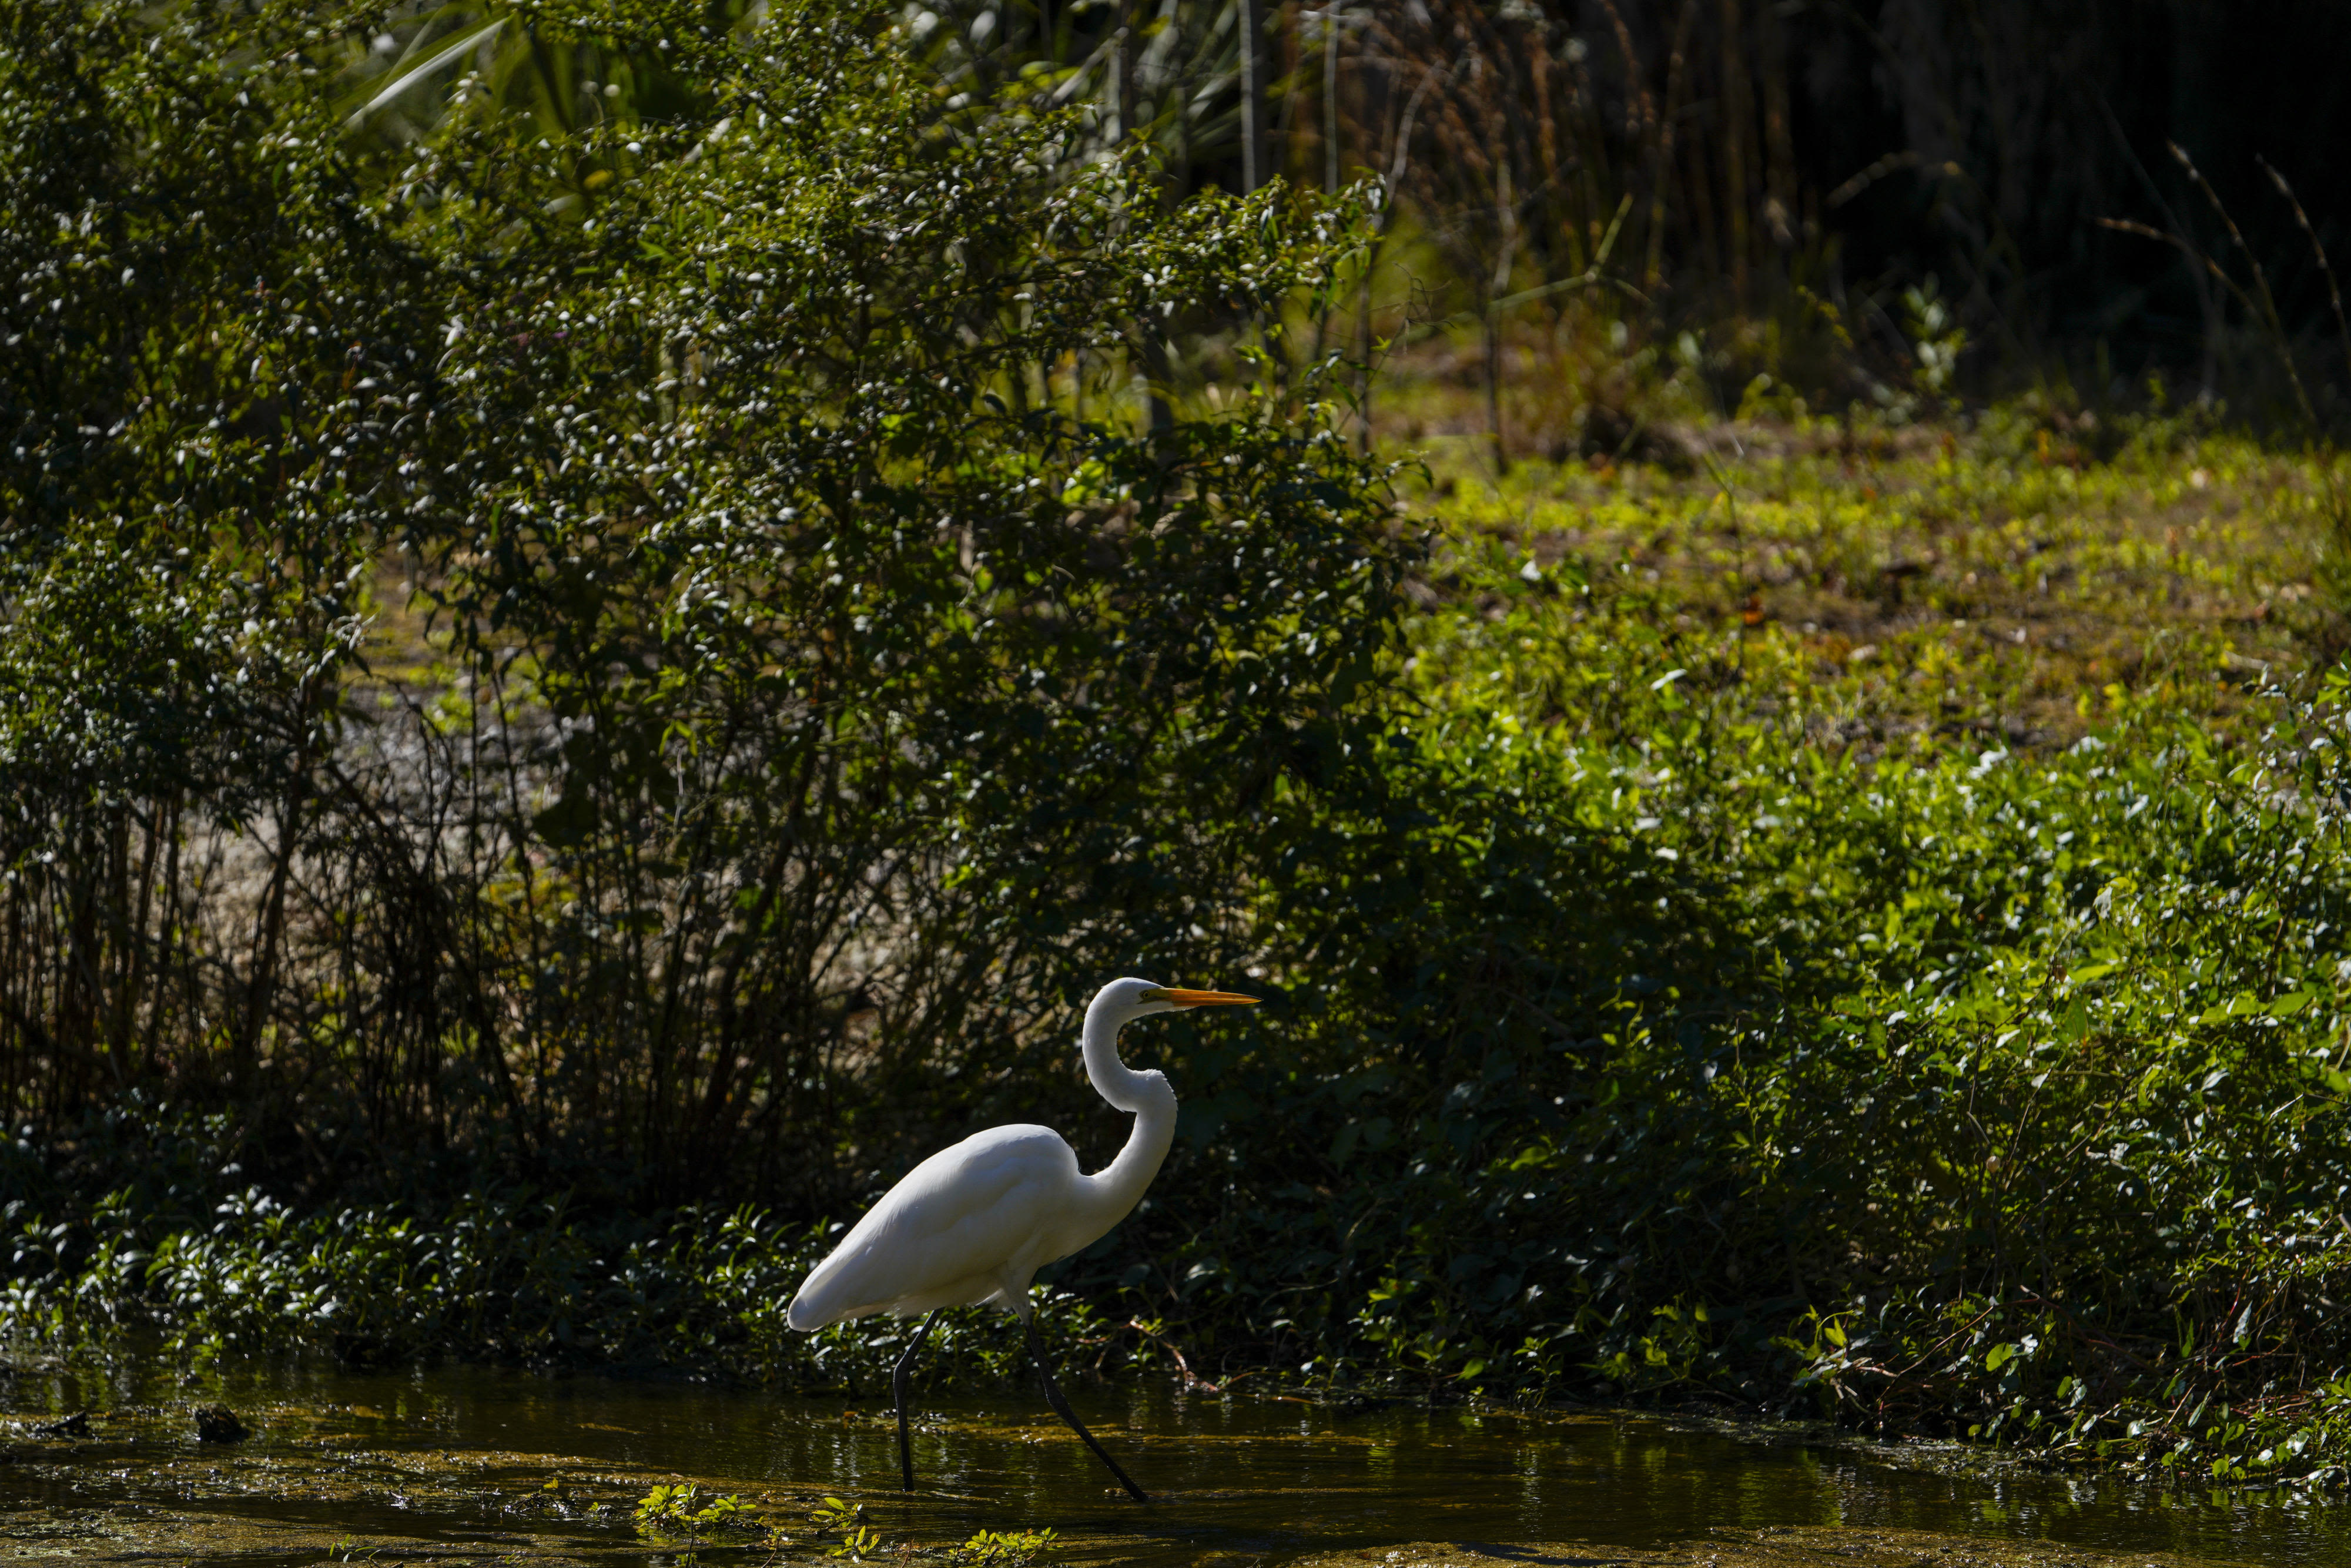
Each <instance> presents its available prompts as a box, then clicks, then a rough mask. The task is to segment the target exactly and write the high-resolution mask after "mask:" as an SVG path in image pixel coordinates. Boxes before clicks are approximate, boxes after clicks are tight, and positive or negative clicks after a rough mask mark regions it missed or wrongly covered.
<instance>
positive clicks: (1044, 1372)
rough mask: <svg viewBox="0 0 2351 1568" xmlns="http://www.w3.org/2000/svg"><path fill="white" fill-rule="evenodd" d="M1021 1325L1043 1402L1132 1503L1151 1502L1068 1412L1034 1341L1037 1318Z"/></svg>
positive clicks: (1041, 1349) (1041, 1348)
mask: <svg viewBox="0 0 2351 1568" xmlns="http://www.w3.org/2000/svg"><path fill="white" fill-rule="evenodd" d="M1021 1326H1022V1327H1023V1328H1025V1329H1027V1330H1028V1331H1029V1360H1031V1361H1033V1362H1035V1363H1036V1364H1037V1376H1038V1378H1039V1380H1040V1381H1041V1382H1042V1383H1043V1384H1044V1385H1045V1403H1046V1404H1048V1405H1050V1406H1052V1407H1053V1414H1054V1415H1056V1416H1060V1417H1061V1419H1062V1420H1064V1421H1067V1422H1068V1423H1069V1424H1070V1430H1071V1431H1072V1432H1075V1433H1076V1434H1077V1435H1078V1436H1079V1437H1081V1438H1082V1439H1083V1440H1084V1442H1085V1445H1086V1447H1087V1448H1092V1450H1093V1451H1094V1458H1097V1459H1100V1460H1101V1461H1102V1463H1103V1464H1106V1465H1108V1466H1109V1467H1110V1473H1111V1474H1113V1475H1114V1476H1116V1477H1117V1478H1118V1484H1119V1485H1121V1486H1123V1487H1124V1488H1125V1489H1126V1490H1127V1491H1128V1493H1129V1494H1130V1495H1131V1496H1133V1497H1134V1500H1135V1501H1137V1502H1149V1501H1150V1499H1149V1498H1148V1497H1146V1496H1144V1491H1143V1489H1142V1488H1141V1487H1139V1486H1136V1485H1135V1484H1134V1478H1133V1477H1132V1476H1129V1475H1128V1474H1127V1473H1126V1472H1125V1471H1124V1470H1123V1469H1119V1468H1118V1461H1117V1460H1116V1459H1113V1458H1111V1457H1110V1456H1109V1455H1108V1454H1106V1453H1104V1452H1103V1451H1102V1445H1101V1444H1100V1443H1097V1442H1095V1441H1094V1435H1093V1434H1092V1432H1089V1431H1087V1430H1086V1428H1085V1424H1084V1423H1083V1422H1081V1421H1080V1420H1079V1419H1078V1418H1077V1416H1076V1415H1075V1414H1074V1413H1073V1412H1072V1411H1071V1409H1070V1402H1069V1401H1068V1400H1066V1399H1064V1398H1062V1397H1061V1386H1060V1385H1058V1384H1056V1383H1055V1382H1054V1381H1053V1369H1052V1368H1051V1367H1050V1366H1047V1365H1046V1364H1045V1347H1044V1346H1043V1345H1042V1344H1040V1343H1038V1340H1037V1315H1036V1313H1035V1312H1033V1311H1032V1312H1030V1313H1029V1316H1028V1317H1027V1318H1025V1319H1023V1320H1022V1322H1021Z"/></svg>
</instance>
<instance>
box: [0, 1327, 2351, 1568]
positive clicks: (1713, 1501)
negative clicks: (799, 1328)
mask: <svg viewBox="0 0 2351 1568" xmlns="http://www.w3.org/2000/svg"><path fill="white" fill-rule="evenodd" d="M1071 1397H1072V1399H1073V1400H1074V1401H1075V1402H1076V1403H1077V1405H1078V1407H1079V1410H1080V1413H1081V1416H1084V1417H1086V1418H1087V1420H1088V1421H1089V1422H1090V1424H1092V1425H1093V1426H1094V1428H1095V1431H1096V1432H1097V1434H1098V1435H1100V1436H1101V1437H1102V1439H1103V1441H1104V1442H1105V1443H1106V1444H1107V1445H1110V1446H1112V1447H1113V1450H1114V1451H1115V1452H1117V1453H1118V1454H1119V1455H1120V1456H1121V1458H1123V1460H1124V1461H1125V1463H1126V1464H1127V1466H1128V1468H1129V1469H1131V1470H1132V1471H1133V1472H1134V1476H1135V1478H1136V1479H1137V1480H1138V1481H1140V1482H1141V1483H1142V1484H1143V1485H1144V1487H1145V1488H1146V1489H1148V1490H1151V1491H1152V1492H1153V1493H1154V1494H1155V1498H1156V1500H1155V1502H1154V1503H1153V1504H1151V1505H1150V1506H1148V1507H1138V1506H1136V1505H1135V1504H1134V1503H1132V1502H1129V1501H1126V1500H1123V1498H1122V1497H1120V1496H1119V1495H1118V1494H1116V1493H1115V1492H1113V1491H1111V1490H1107V1489H1108V1485H1109V1477H1108V1476H1107V1474H1106V1473H1104V1472H1103V1471H1102V1469H1100V1468H1099V1467H1098V1466H1097V1465H1096V1464H1095V1463H1094V1461H1093V1460H1092V1458H1090V1457H1089V1456H1088V1455H1087V1454H1086V1453H1085V1452H1084V1450H1083V1449H1081V1448H1080V1447H1079V1446H1078V1444H1077V1442H1076V1441H1075V1439H1074V1438H1072V1437H1070V1435H1069V1434H1068V1432H1067V1431H1066V1430H1065V1429H1064V1428H1062V1427H1060V1426H1059V1425H1058V1424H1057V1423H1055V1422H1054V1421H1053V1419H1052V1417H1051V1416H1050V1412H1048V1411H1047V1410H1046V1409H1045V1408H1044V1406H1043V1404H1042V1402H1041V1400H1037V1399H1035V1398H1033V1397H1031V1396H1029V1394H1028V1393H1027V1392H1026V1391H1025V1390H1024V1391H1021V1392H1019V1393H1017V1394H1016V1393H1013V1392H1009V1391H1008V1392H1007V1393H1006V1394H1004V1395H1003V1396H998V1397H994V1398H987V1399H967V1398H956V1399H931V1398H926V1399H925V1400H923V1401H922V1405H923V1407H924V1409H925V1417H924V1419H923V1422H922V1424H921V1427H920V1430H919V1431H918V1434H917V1437H916V1447H915V1458H916V1464H917V1467H918V1469H919V1472H920V1479H921V1482H922V1485H923V1488H924V1490H922V1491H920V1492H918V1493H917V1494H916V1495H915V1496H914V1497H913V1498H911V1499H909V1498H906V1497H904V1496H903V1495H902V1494H901V1493H900V1492H899V1491H898V1490H896V1486H895V1481H896V1463H897V1461H896V1446H895V1438H894V1432H893V1427H891V1425H890V1423H889V1420H888V1409H887V1406H886V1403H884V1404H865V1403H863V1402H858V1404H857V1406H856V1407H855V1408H845V1407H844V1403H845V1402H844V1401H842V1400H840V1399H831V1400H813V1399H805V1398H789V1397H774V1396H762V1395H759V1394H757V1393H748V1392H743V1391H739V1390H719V1389H711V1388H705V1387H699V1386H695V1385H676V1384H662V1383H641V1382H627V1381H619V1380H612V1379H605V1378H588V1377H578V1378H550V1377H542V1376H536V1375H527V1374H520V1373H506V1372H497V1371H483V1370H478V1369H467V1368H459V1369H438V1370H426V1371H418V1372H411V1373H402V1374H398V1375H367V1374H354V1373H350V1372H346V1371H341V1370H337V1369H332V1368H327V1367H292V1368H287V1367H247V1368H243V1369H236V1370H232V1371H229V1372H225V1373H222V1374H219V1375H208V1376H206V1377H205V1378H204V1379H203V1380H202V1381H201V1382H200V1383H192V1382H183V1381H181V1380H178V1379H175V1378H172V1377H168V1376H165V1375H161V1374H159V1373H157V1372H155V1371H153V1370H152V1369H149V1370H121V1371H116V1372H112V1373H109V1374H103V1375H99V1374H90V1373H87V1372H75V1371H72V1370H68V1369H64V1368H59V1367H55V1366H46V1367H45V1366H41V1365H38V1364H22V1363H20V1364H18V1365H16V1367H15V1368H14V1369H13V1370H12V1371H11V1372H9V1373H8V1374H7V1375H5V1376H0V1417H5V1427H6V1439H7V1446H8V1450H9V1455H10V1459H9V1462H7V1463H5V1464H0V1557H11V1556H13V1557H37V1556H57V1557H68V1558H72V1559H74V1560H78V1561H106V1560H110V1559H112V1560H117V1561H132V1560H147V1561H153V1560H157V1559H159V1558H161V1559H163V1560H169V1561H178V1560H182V1559H183V1558H192V1559H194V1560H198V1561H215V1562H217V1561H237V1562H245V1563H316V1562H319V1561H321V1560H323V1559H325V1558H326V1557H327V1556H328V1555H329V1553H330V1552H331V1553H333V1554H335V1555H337V1556H340V1555H341V1554H343V1553H346V1552H356V1553H357V1554H358V1555H359V1556H360V1557H365V1556H366V1555H367V1554H368V1553H369V1552H376V1553H377V1554H378V1556H379V1558H380V1559H382V1560H393V1559H399V1560H405V1561H417V1560H420V1559H436V1558H438V1559H449V1560H464V1559H470V1560H474V1561H484V1560H488V1559H493V1558H498V1557H512V1556H518V1557H520V1558H522V1559H523V1560H528V1561H565V1560H569V1561H581V1562H586V1561H596V1562H606V1561H636V1562H649V1561H660V1562H675V1561H678V1560H679V1552H681V1551H682V1550H683V1549H684V1546H685V1544H686V1543H684V1542H680V1541H678V1540H675V1539H669V1540H662V1539H656V1538H650V1537H648V1536H647V1535H645V1534H644V1533H643V1532H642V1531H640V1529H639V1527H638V1525H637V1523H636V1521H635V1520H634V1517H633V1508H634V1505H635V1503H636V1501H637V1500H638V1499H640V1498H641V1497H642V1496H643V1494H644V1492H645V1491H646V1490H647V1489H648V1488H650V1487H651V1486H653V1485H654V1484H655V1483H657V1482H667V1481H674V1480H678V1479H686V1480H693V1481H695V1482H698V1483H700V1484H701V1485H703V1486H704V1487H705V1488H711V1489H715V1490H717V1491H720V1492H734V1493H739V1494H741V1495H742V1496H744V1497H745V1498H746V1499H747V1500H754V1501H759V1502H763V1503H764V1504H765V1505H766V1506H767V1507H768V1508H769V1509H770V1510H771V1511H772V1514H773V1516H774V1517H777V1518H779V1519H782V1520H786V1521H789V1523H788V1525H787V1528H788V1529H789V1531H791V1532H792V1533H793V1534H794V1535H795V1537H796V1540H795V1542H794V1543H793V1544H792V1545H791V1546H790V1547H789V1548H787V1549H786V1550H785V1552H784V1553H783V1555H784V1557H785V1558H786V1560H801V1559H816V1560H822V1559H823V1556H824V1552H825V1551H826V1549H827V1548H829V1547H830V1546H831V1545H832V1544H834V1543H835V1542H837V1539H838V1537H837V1536H823V1537H816V1536H812V1535H811V1534H810V1532H809V1531H807V1530H806V1529H805V1527H804V1521H806V1518H807V1512H808V1509H809V1508H810V1506H811V1505H812V1504H814V1503H815V1502H817V1501H818V1500H820V1499H821V1497H822V1496H823V1495H824V1494H826V1493H832V1494H835V1495H838V1496H841V1497H843V1498H847V1499H851V1500H858V1501H862V1502H863V1503H864V1504H865V1507H866V1522H867V1524H868V1525H869V1526H870V1527H871V1528H872V1529H873V1530H874V1531H875V1532H876V1534H877V1535H878V1536H879V1537H880V1538H881V1539H883V1540H884V1541H886V1542H890V1544H891V1547H892V1551H891V1552H889V1553H888V1554H887V1555H888V1556H889V1557H890V1558H891V1559H893V1560H896V1559H897V1558H898V1556H899V1553H898V1551H897V1548H899V1547H901V1546H904V1545H908V1544H911V1545H914V1546H915V1547H918V1548H941V1547H946V1546H952V1545H955V1544H957V1543H959V1542H963V1541H964V1540H965V1539H966V1538H967V1537H968V1536H969V1535H970V1534H971V1533H972V1532H973V1531H977V1530H980V1529H993V1530H1008V1529H1022V1528H1036V1527H1042V1526H1051V1527H1052V1528H1054V1529H1056V1530H1058V1531H1061V1535H1062V1537H1063V1539H1064V1542H1065V1544H1064V1547H1063V1549H1062V1550H1061V1552H1057V1553H1055V1554H1054V1557H1053V1558H1052V1559H1051V1560H1052V1561H1058V1562H1061V1563H1071V1564H1083V1563H1109V1562H1113V1561H1117V1562H1131V1563H1140V1564H1150V1565H1160V1564H1175V1563H1207V1562H1228V1563H1235V1564H1238V1563H1286V1562H1293V1561H1298V1560H1301V1559H1310V1558H1329V1559H1332V1560H1333V1561H1338V1560H1345V1561H1370V1562H1374V1563H1381V1562H1390V1561H1393V1562H1395V1563H1404V1562H1416V1561H1424V1560H1425V1561H1432V1562H1433V1561H1437V1560H1438V1559H1439V1558H1442V1557H1445V1556H1446V1555H1447V1554H1448V1553H1449V1554H1450V1555H1451V1556H1453V1557H1455V1558H1458V1559H1459V1560H1460V1561H1464V1562H1467V1561H1471V1560H1473V1559H1474V1560H1478V1561H1507V1560H1517V1561H1522V1562H1525V1561H1548V1562H1553V1563H1619V1562H1631V1561H1636V1560H1637V1561H1667V1560H1672V1561H1688V1562H1703V1561H1715V1560H1718V1559H1719V1561H1720V1562H1721V1563H1724V1564H1726V1565H1728V1564H1730V1563H1734V1562H1747V1561H1750V1560H1751V1561H1756V1562H1762V1561H1764V1560H1765V1559H1764V1558H1763V1557H1742V1556H1740V1554H1739V1553H1740V1551H1750V1550H1751V1551H1753V1552H1764V1551H1765V1549H1766V1548H1771V1543H1772V1542H1779V1543H1780V1545H1779V1547H1777V1548H1771V1549H1772V1550H1777V1551H1779V1552H1781V1554H1780V1555H1778V1556H1771V1557H1770V1558H1769V1560H1770V1561H1771V1562H1773V1563H1778V1562H1783V1561H1784V1562H1813V1561H1821V1562H1829V1561H1852V1560H1855V1559H1868V1560H1869V1561H1872V1562H1876V1561H1885V1562H1888V1563H1893V1562H1917V1563H1926V1562H1930V1561H1941V1562H1945V1563H1959V1562H1962V1561H1964V1562H1968V1563H1976V1562H1986V1563H1989V1562H2000V1561H2032V1562H2035V1563H2040V1562H2043V1561H2047V1562H2057V1561H2082V1560H2085V1559H2087V1558H2091V1557H2095V1558H2103V1559H2108V1560H2112V1561H2116V1562H2122V1561H2127V1562H2130V1563H2145V1562H2150V1561H2155V1560H2157V1559H2158V1558H2163V1559H2169V1560H2172V1561H2177V1562H2181V1563H2224V1562H2233V1563H2263V1564H2281V1565H2283V1564H2289V1563H2291V1564H2295V1565H2297V1568H2299V1565H2302V1564H2313V1563H2351V1506H2346V1505H2335V1506H2326V1505H2314V1504H2310V1503H2306V1502H2294V1501H2291V1500H2282V1499H2279V1498H2276V1497H2271V1496H2261V1495H2255V1496H2239V1497H2236V1498H2233V1499H2227V1500H2212V1499H2210V1498H2208V1497H2205V1496H2200V1495H2199V1496H2196V1497H2189V1496H2185V1495H2182V1494H2178V1493H2161V1492H2157V1491H2154V1490H2147V1489H2145V1488H2139V1487H2135V1486H2129V1485H2124V1484H2121V1483H2116V1482H2111V1481H2105V1482H2101V1481H2089V1480H2082V1479H2067V1478H2064V1477H2060V1476H2051V1475H2045V1474H2037V1473H2030V1472H2008V1473H1994V1474H1987V1473H1985V1472H1984V1471H1983V1470H1981V1469H1980V1468H1976V1467H1973V1466H1971V1465H1970V1464H1969V1463H1968V1462H1966V1461H1965V1460H1964V1458H1963V1457H1962V1456H1960V1455H1958V1454H1956V1453H1954V1452H1950V1451H1941V1450H1935V1449H1930V1448H1903V1449H1893V1448H1873V1447H1870V1446H1867V1445H1857V1444H1839V1443H1823V1442H1819V1441H1804V1440H1799V1439H1798V1438H1795V1437H1760V1436H1756V1435H1752V1434H1750V1435H1748V1436H1745V1437H1739V1436H1732V1435H1725V1434H1720V1433H1715V1432H1709V1431H1705V1430H1698V1429H1690V1428H1686V1427H1676V1426H1673V1425H1668V1424H1665V1423H1661V1422H1657V1421H1653V1420H1646V1419H1639V1418H1633V1417H1614V1416H1548V1417H1541V1418H1524V1417H1517V1416H1495V1415H1482V1416H1480V1415H1471V1414H1465V1413H1463V1412H1460V1411H1458V1410H1427V1409H1422V1408H1417V1407H1411V1406H1389V1407H1385V1408H1374V1409H1363V1410H1355V1411H1344V1410H1335V1409H1331V1408H1326V1407H1322V1406H1311V1405H1307V1404H1302V1403H1297V1402H1292V1401H1285V1400H1280V1399H1267V1398H1249V1397H1235V1398H1217V1397H1203V1396H1190V1397H1186V1396H1180V1395H1176V1394H1174V1393H1171V1392H1169V1391H1167V1390H1166V1389H1165V1388H1164V1387H1156V1386H1155V1387H1151V1388H1147V1389H1137V1390H1134V1391H1133V1392H1131V1393H1130V1392H1126V1391H1123V1390H1120V1389H1116V1388H1102V1387H1092V1388H1089V1387H1085V1386H1081V1385H1080V1386H1072V1388H1071ZM215 1401H218V1402H223V1403H225V1404H227V1405H228V1406H230V1407H232V1408H233V1409H234V1410H235V1411H236V1412H237V1413H238V1415H240V1416H242V1417H243V1419H244V1420H245V1422H246V1424H247V1425H248V1426H249V1427H251V1428H252V1436H251V1437H248V1438H246V1440H245V1441H242V1442H239V1443H235V1444H228V1445H223V1444H208V1443H202V1442H199V1441H198V1440H197V1438H196V1437H195V1427H194V1422H193V1410H194V1408H195V1407H196V1406H199V1405H202V1404H208V1403H212V1402H215ZM74 1411H89V1412H91V1415H90V1416H89V1423H88V1430H89V1435H88V1436H86V1437H84V1436H53V1437H42V1436H37V1435H34V1433H33V1431H32V1427H33V1424H34V1423H35V1422H37V1421H48V1420H53V1419H55V1418H56V1417H57V1416H62V1415H66V1414H69V1413H71V1412H74ZM1790 1527H1796V1528H1794V1529H1793V1530H1791V1528H1790ZM743 1540H744V1538H742V1537H737V1538H736V1540H735V1544H734V1545H733V1546H732V1547H731V1548H730V1547H728V1546H727V1545H726V1543H725V1542H721V1541H717V1540H714V1541H713V1542H712V1543H711V1546H710V1547H709V1548H705V1550H704V1551H703V1552H702V1560H703V1561H705V1562H712V1563H716V1562H726V1561H742V1562H754V1561H764V1560H766V1559H767V1558H768V1556H769V1553H768V1552H767V1551H766V1550H756V1551H755V1550H750V1549H748V1548H747V1547H746V1546H745V1545H744V1544H743ZM1404 1542H1448V1543H1458V1544H1456V1545H1454V1546H1451V1547H1447V1548H1444V1549H1441V1550H1440V1549H1438V1548H1425V1549H1422V1551H1421V1552H1420V1554H1419V1555H1418V1556H1416V1555H1415V1554H1414V1553H1413V1552H1396V1553H1394V1554H1393V1555H1392V1554H1391V1551H1390V1549H1393V1548H1395V1547H1396V1546H1398V1545H1399V1543H1404ZM2035 1542H2038V1543H2042V1545H2043V1546H2044V1547H2047V1546H2055V1547H2059V1548H2063V1549H2064V1551H2065V1552H2071V1553H2074V1555H2073V1556H2072V1557H2070V1558H2050V1557H2048V1556H2047V1555H2046V1553H2045V1552H2034V1551H2033V1550H2032V1543H2035ZM1476 1543H1482V1545H1479V1544H1476ZM1726 1543H1727V1544H1726ZM1718 1547H1719V1548H1721V1549H1722V1550H1723V1551H1728V1552H1729V1555H1722V1554H1721V1552H1719V1551H1718V1550H1717V1548H1718ZM1701 1548H1703V1552H1701V1551H1700V1549H1701ZM1733 1548H1736V1549H1737V1550H1732V1549H1733ZM1365 1549H1380V1550H1374V1551H1371V1552H1369V1553H1368V1555H1366V1552H1365ZM1430 1552H1436V1553H1437V1555H1436V1556H1430V1555H1429V1553H1430ZM1889 1552H1891V1553H1892V1555H1890V1556H1889V1555H1887V1553H1889ZM1579 1553H1580V1554H1579ZM1693 1553H1697V1554H1696V1555H1693ZM1791 1553H1792V1555H1791ZM1955 1553H1956V1554H1957V1555H1954V1554H1955ZM1873 1554H1874V1555H1873ZM1767 1555H1768V1552H1767Z"/></svg>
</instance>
